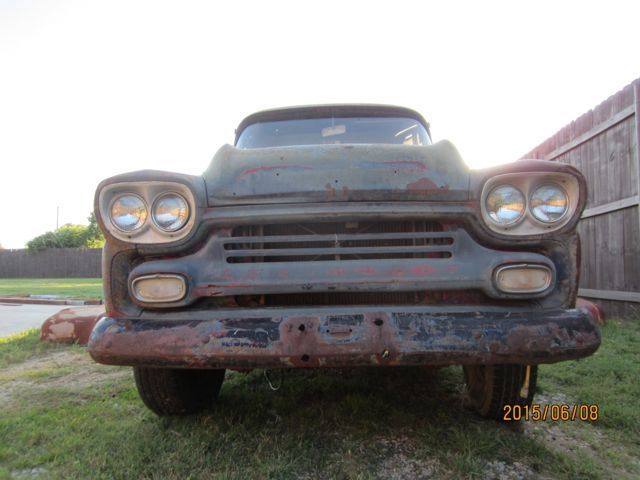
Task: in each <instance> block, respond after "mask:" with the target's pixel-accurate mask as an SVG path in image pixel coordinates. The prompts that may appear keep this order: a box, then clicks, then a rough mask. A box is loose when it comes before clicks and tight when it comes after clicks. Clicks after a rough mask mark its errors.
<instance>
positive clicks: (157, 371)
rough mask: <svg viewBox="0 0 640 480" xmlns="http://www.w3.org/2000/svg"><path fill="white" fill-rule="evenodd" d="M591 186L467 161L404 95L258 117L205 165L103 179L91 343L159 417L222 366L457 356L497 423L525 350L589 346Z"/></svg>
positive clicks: (471, 398) (201, 403)
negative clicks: (100, 305) (98, 294)
mask: <svg viewBox="0 0 640 480" xmlns="http://www.w3.org/2000/svg"><path fill="white" fill-rule="evenodd" d="M496 141H499V139H498V140H496ZM586 198H587V192H586V186H585V180H584V178H583V176H582V175H581V174H580V172H578V171H577V170H576V169H575V168H573V167H571V166H568V165H564V164H560V163H557V162H547V161H540V160H524V161H518V162H514V163H510V164H504V165H501V166H498V167H492V168H485V169H479V170H471V169H469V168H468V167H467V166H466V165H465V163H464V162H463V160H462V158H461V157H460V154H459V153H458V151H457V150H456V148H455V147H454V146H453V145H452V144H451V143H450V142H448V141H439V142H437V143H433V142H432V140H431V134H430V128H429V124H428V123H427V122H426V121H425V119H424V118H423V117H422V115H420V114H419V113H417V112H415V111H413V110H411V109H407V108H401V107H395V106H384V105H348V104H344V105H319V106H304V107H291V108H282V109H274V110H267V111H262V112H258V113H255V114H253V115H250V116H248V117H247V118H245V119H244V120H243V121H242V122H241V123H240V125H239V126H238V128H237V130H236V135H235V143H234V145H233V146H231V145H224V146H223V147H221V148H220V149H219V151H218V152H217V153H216V154H215V156H214V158H213V160H212V161H211V164H210V165H209V167H208V168H207V169H206V170H205V172H204V173H203V174H202V176H190V175H184V174H180V173H170V172H164V171H155V170H144V171H138V172H133V173H126V174H122V175H117V176H114V177H111V178H108V179H106V180H104V181H103V182H102V183H100V185H99V186H98V188H97V191H96V195H95V212H96V216H97V219H98V222H99V225H100V227H101V229H102V231H103V232H104V234H105V238H106V244H105V247H104V250H103V263H102V269H103V279H104V294H105V295H104V296H105V303H106V317H105V318H103V319H102V320H101V321H100V322H99V323H98V324H97V325H96V326H95V328H94V330H93V332H92V335H91V338H90V342H89V351H90V353H91V355H92V357H93V358H94V359H95V360H96V361H97V362H100V363H105V364H111V365H126V366H132V367H133V369H134V376H135V381H136V384H137V387H138V391H139V393H140V396H141V398H142V400H143V401H144V403H145V404H146V405H147V406H148V407H149V408H150V409H151V410H153V411H154V412H155V413H157V414H158V415H182V414H190V413H194V412H198V411H201V410H203V409H205V408H208V407H210V406H211V405H213V403H214V402H215V399H216V397H217V396H218V394H219V391H220V387H221V384H222V382H223V380H224V376H225V369H236V370H243V371H246V370H250V369H255V368H263V369H287V368H335V367H340V368H345V367H356V366H375V367H380V368H382V367H386V368H392V367H393V366H396V365H415V366H447V365H462V367H463V369H464V374H465V379H466V404H467V406H469V407H470V408H472V409H475V410H476V411H477V412H478V413H479V414H480V415H482V416H485V417H489V418H495V419H501V418H502V416H503V412H504V410H505V408H510V407H513V406H514V405H520V406H522V407H524V406H525V405H530V404H531V402H532V399H533V395H534V392H535V387H536V377H537V370H538V367H537V366H538V365H539V364H543V363H553V362H560V361H565V360H571V359H576V358H580V357H585V356H587V355H590V354H592V353H593V352H594V351H595V350H596V349H597V348H598V346H599V344H600V332H599V329H598V326H597V324H596V322H595V321H594V318H593V315H592V314H591V313H590V312H589V311H588V310H586V309H576V308H575V302H576V293H577V288H578V279H579V273H580V271H579V268H580V241H579V238H578V234H577V233H576V224H577V223H578V220H579V218H580V215H581V213H582V210H583V208H584V205H585V201H586Z"/></svg>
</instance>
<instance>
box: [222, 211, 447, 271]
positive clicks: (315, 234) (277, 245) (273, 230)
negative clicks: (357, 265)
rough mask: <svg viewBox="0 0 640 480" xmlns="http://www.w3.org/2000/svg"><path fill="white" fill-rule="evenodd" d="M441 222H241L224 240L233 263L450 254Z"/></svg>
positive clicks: (225, 247)
mask: <svg viewBox="0 0 640 480" xmlns="http://www.w3.org/2000/svg"><path fill="white" fill-rule="evenodd" d="M452 244H453V237H452V236H451V235H450V234H449V233H448V232H447V231H445V229H444V227H443V225H442V224H441V223H438V222H427V221H394V222H388V221H385V222H340V223H338V222H331V223H297V224H284V225H282V224H279V225H255V226H242V227H237V228H235V229H234V230H233V232H232V236H231V237H229V238H226V239H225V240H224V256H225V258H226V261H227V262H228V263H242V262H322V261H346V260H367V259H373V260H375V259H395V258H433V259H442V258H450V257H451V245H452Z"/></svg>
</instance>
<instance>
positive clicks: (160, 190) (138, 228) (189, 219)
mask: <svg viewBox="0 0 640 480" xmlns="http://www.w3.org/2000/svg"><path fill="white" fill-rule="evenodd" d="M98 211H99V214H100V218H101V219H102V221H103V224H104V226H105V228H106V229H107V230H108V232H109V233H110V234H111V235H113V236H114V237H116V238H118V239H119V240H122V241H124V242H135V243H137V244H159V243H167V242H174V241H176V240H180V239H182V238H185V237H187V236H188V235H189V234H190V233H191V232H192V231H193V227H194V226H195V223H196V221H197V218H196V217H197V215H198V210H197V208H196V200H195V194H194V192H193V190H192V189H191V188H190V186H189V185H188V184H185V183H181V182H175V181H165V180H159V181H133V182H119V183H111V184H108V185H106V186H104V187H103V188H101V189H100V191H99V192H98Z"/></svg>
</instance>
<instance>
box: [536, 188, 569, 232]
mask: <svg viewBox="0 0 640 480" xmlns="http://www.w3.org/2000/svg"><path fill="white" fill-rule="evenodd" d="M529 209H530V210H531V213H532V214H533V216H534V217H536V219H537V220H540V221H541V222H544V223H553V222H557V221H558V220H560V219H561V218H562V217H563V216H564V214H565V213H567V210H568V209H569V199H568V198H567V194H566V193H565V191H564V190H563V189H562V188H560V187H558V186H556V185H542V186H541V187H538V188H537V189H536V190H535V191H534V192H533V195H531V200H530V201H529Z"/></svg>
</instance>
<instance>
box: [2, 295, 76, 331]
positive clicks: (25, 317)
mask: <svg viewBox="0 0 640 480" xmlns="http://www.w3.org/2000/svg"><path fill="white" fill-rule="evenodd" d="M63 308H67V306H66V305H10V304H7V303H0V337H5V336H7V335H11V334H12V333H17V332H21V331H22V330H26V329H27V328H34V327H36V328H40V327H41V326H42V323H43V322H44V321H45V320H46V319H47V318H49V317H50V316H51V315H53V314H54V313H56V312H58V311H60V310H62V309H63Z"/></svg>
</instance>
